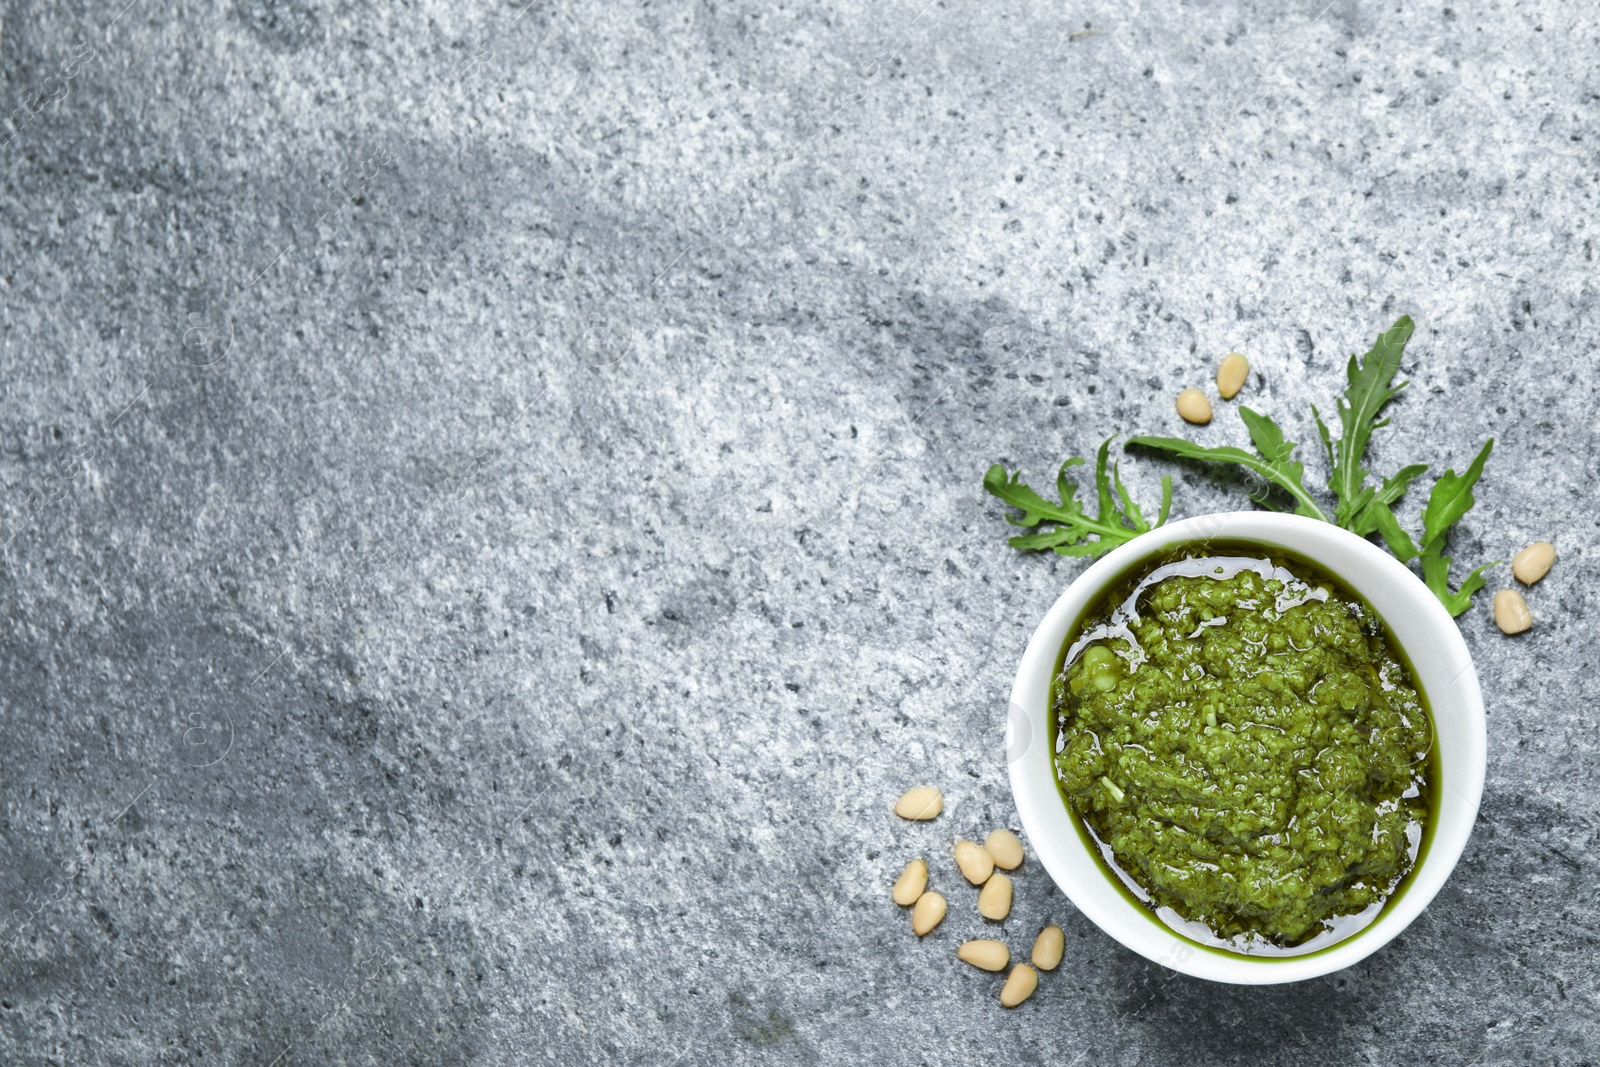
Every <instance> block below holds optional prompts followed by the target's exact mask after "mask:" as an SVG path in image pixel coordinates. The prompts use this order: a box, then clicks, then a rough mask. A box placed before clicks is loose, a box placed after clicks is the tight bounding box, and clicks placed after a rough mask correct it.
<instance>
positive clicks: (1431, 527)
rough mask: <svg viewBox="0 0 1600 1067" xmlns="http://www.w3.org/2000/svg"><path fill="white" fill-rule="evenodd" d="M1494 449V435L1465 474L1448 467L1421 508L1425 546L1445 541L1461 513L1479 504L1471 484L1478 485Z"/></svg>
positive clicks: (1463, 513) (1486, 442)
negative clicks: (1425, 504) (1446, 535)
mask: <svg viewBox="0 0 1600 1067" xmlns="http://www.w3.org/2000/svg"><path fill="white" fill-rule="evenodd" d="M1492 451H1494V438H1492V437H1491V438H1489V439H1488V440H1487V441H1485V442H1484V443H1483V447H1482V448H1481V449H1479V450H1478V454H1477V455H1476V456H1474V457H1473V459H1472V462H1471V463H1469V464H1468V465H1467V470H1466V473H1465V474H1460V475H1458V474H1456V472H1455V471H1453V470H1447V471H1445V472H1444V474H1442V475H1440V476H1439V480H1438V481H1436V482H1434V483H1433V492H1431V493H1429V494H1428V506H1427V507H1425V508H1423V509H1422V544H1423V547H1424V548H1426V547H1427V546H1428V545H1429V544H1432V543H1433V542H1436V541H1439V542H1442V541H1443V540H1444V535H1445V533H1446V532H1447V531H1448V530H1449V529H1450V527H1452V526H1454V525H1455V524H1456V523H1457V522H1459V521H1460V520H1461V516H1463V515H1465V514H1466V513H1467V512H1469V511H1471V510H1472V505H1474V504H1476V503H1477V500H1475V499H1474V498H1473V496H1472V487H1473V486H1475V485H1477V484H1478V479H1479V478H1481V477H1482V476H1483V465H1484V463H1485V462H1486V461H1487V460H1488V458H1489V453H1490V452H1492Z"/></svg>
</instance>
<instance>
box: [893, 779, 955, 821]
mask: <svg viewBox="0 0 1600 1067" xmlns="http://www.w3.org/2000/svg"><path fill="white" fill-rule="evenodd" d="M943 810H944V796H943V795H941V794H940V792H939V791H938V790H937V789H935V788H934V787H933V786H931V785H919V786H917V788H915V789H908V790H906V791H905V792H904V793H902V794H900V799H899V800H897V801H895V803H894V813H895V814H896V815H898V816H900V817H901V818H902V819H916V820H918V821H921V820H924V819H931V818H933V817H935V816H936V815H938V814H939V813H940V812H941V811H943Z"/></svg>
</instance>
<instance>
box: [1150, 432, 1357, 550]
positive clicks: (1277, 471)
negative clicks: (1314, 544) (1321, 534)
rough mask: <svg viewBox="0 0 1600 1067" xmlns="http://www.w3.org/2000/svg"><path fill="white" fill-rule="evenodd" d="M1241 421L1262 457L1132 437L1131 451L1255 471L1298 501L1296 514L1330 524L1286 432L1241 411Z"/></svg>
mask: <svg viewBox="0 0 1600 1067" xmlns="http://www.w3.org/2000/svg"><path fill="white" fill-rule="evenodd" d="M1239 418H1241V419H1243V420H1244V424H1245V426H1246V427H1247V428H1248V429H1249V431H1250V440H1251V441H1252V442H1254V443H1255V446H1256V451H1257V452H1258V453H1260V455H1252V454H1251V453H1249V452H1246V451H1245V450H1244V449H1242V448H1235V447H1233V446H1232V445H1220V446H1217V447H1214V448H1207V447H1205V446H1204V445H1197V444H1195V443H1194V442H1193V441H1185V440H1184V439H1183V438H1181V437H1130V438H1129V439H1128V447H1130V448H1131V447H1133V446H1134V445H1142V446H1143V447H1145V448H1155V449H1159V450H1161V451H1163V452H1170V453H1172V454H1173V455H1175V456H1179V457H1181V458H1183V459H1198V460H1201V461H1203V462H1206V463H1232V464H1236V465H1237V466H1240V467H1244V468H1245V469H1246V470H1250V471H1254V472H1255V473H1256V474H1259V475H1260V476H1261V477H1263V478H1265V479H1266V480H1267V481H1269V482H1271V483H1272V484H1273V485H1276V486H1277V487H1278V488H1280V489H1282V490H1283V491H1284V492H1286V493H1288V494H1289V495H1290V496H1292V497H1293V498H1294V500H1295V509H1294V510H1295V514H1297V515H1306V516H1309V517H1310V518H1313V519H1321V520H1323V521H1324V522H1327V521H1329V520H1328V516H1327V513H1326V512H1324V511H1323V510H1322V509H1321V508H1320V507H1318V506H1317V502H1316V501H1315V500H1314V499H1312V496H1311V494H1310V492H1308V491H1307V490H1306V486H1305V481H1304V474H1305V465H1304V464H1302V463H1298V462H1294V461H1292V460H1291V459H1290V458H1289V457H1290V456H1292V455H1293V454H1294V450H1295V448H1296V447H1298V446H1296V444H1295V443H1294V442H1293V441H1289V440H1286V439H1285V438H1284V436H1283V430H1282V429H1281V428H1279V426H1278V424H1277V423H1275V422H1273V421H1272V419H1270V418H1269V417H1267V416H1266V415H1262V414H1260V413H1259V412H1255V411H1251V410H1250V409H1249V408H1247V407H1241V408H1240V409H1239Z"/></svg>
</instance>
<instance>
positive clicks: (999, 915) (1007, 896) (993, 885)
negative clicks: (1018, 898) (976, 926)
mask: <svg viewBox="0 0 1600 1067" xmlns="http://www.w3.org/2000/svg"><path fill="white" fill-rule="evenodd" d="M978 914H979V915H982V916H983V917H984V918H985V919H994V920H995V921H996V922H998V921H999V920H1001V919H1004V918H1005V917H1006V916H1007V915H1010V914H1011V879H1009V878H1007V877H1006V876H1005V875H1003V874H997V875H995V876H994V877H993V878H990V879H989V880H988V881H987V882H985V883H984V884H983V889H982V890H980V891H979V892H978Z"/></svg>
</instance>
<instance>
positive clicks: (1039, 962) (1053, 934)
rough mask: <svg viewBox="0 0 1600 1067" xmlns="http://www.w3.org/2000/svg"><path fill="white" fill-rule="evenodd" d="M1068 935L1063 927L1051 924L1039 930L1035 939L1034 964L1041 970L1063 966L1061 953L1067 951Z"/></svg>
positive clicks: (1050, 969)
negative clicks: (1064, 932) (1063, 931)
mask: <svg viewBox="0 0 1600 1067" xmlns="http://www.w3.org/2000/svg"><path fill="white" fill-rule="evenodd" d="M1066 948H1067V941H1066V936H1065V935H1064V934H1062V932H1061V927H1059V926H1056V925H1055V924H1053V923H1052V924H1051V925H1049V926H1046V927H1045V928H1044V929H1043V930H1040V931H1039V936H1038V937H1036V938H1034V941H1033V965H1034V966H1035V967H1037V968H1039V969H1040V970H1041V971H1053V970H1055V969H1056V968H1057V967H1059V966H1061V954H1062V953H1063V952H1065V951H1066Z"/></svg>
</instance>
